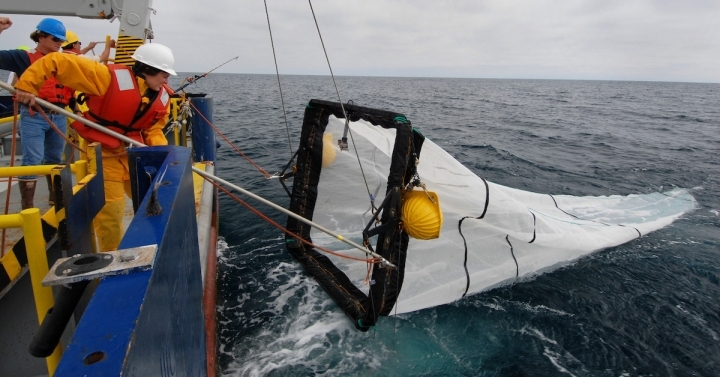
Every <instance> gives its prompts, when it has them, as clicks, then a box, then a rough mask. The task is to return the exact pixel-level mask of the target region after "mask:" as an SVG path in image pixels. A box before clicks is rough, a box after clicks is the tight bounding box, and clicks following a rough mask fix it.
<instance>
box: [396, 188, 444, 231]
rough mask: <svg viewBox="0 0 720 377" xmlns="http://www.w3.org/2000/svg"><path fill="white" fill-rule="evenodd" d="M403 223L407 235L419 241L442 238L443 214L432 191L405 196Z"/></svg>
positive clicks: (412, 192)
mask: <svg viewBox="0 0 720 377" xmlns="http://www.w3.org/2000/svg"><path fill="white" fill-rule="evenodd" d="M402 200H403V205H402V221H403V228H404V229H405V232H407V234H408V235H409V236H410V237H412V238H415V239H418V240H431V239H434V238H438V237H440V229H441V228H442V223H443V214H442V211H441V210H440V200H438V196H437V194H435V193H434V192H432V191H423V190H411V191H407V192H406V193H405V194H404V195H403V198H402Z"/></svg>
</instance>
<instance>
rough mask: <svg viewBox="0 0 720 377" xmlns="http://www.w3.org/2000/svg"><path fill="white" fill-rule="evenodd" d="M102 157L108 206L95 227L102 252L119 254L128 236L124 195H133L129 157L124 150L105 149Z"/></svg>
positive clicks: (104, 208)
mask: <svg viewBox="0 0 720 377" xmlns="http://www.w3.org/2000/svg"><path fill="white" fill-rule="evenodd" d="M102 155H103V159H102V163H103V176H104V177H103V178H104V181H103V184H104V186H105V206H104V207H103V208H102V209H101V210H100V213H98V215H97V216H95V220H94V227H95V235H96V236H97V238H98V244H99V245H100V251H112V250H117V248H118V245H120V241H121V240H122V237H123V233H124V232H125V229H124V227H123V216H124V215H125V195H127V196H128V197H132V191H131V189H130V173H129V171H128V167H127V154H126V153H125V152H124V150H123V147H120V148H119V149H115V150H110V149H106V148H102Z"/></svg>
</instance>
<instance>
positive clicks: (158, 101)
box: [15, 43, 175, 251]
mask: <svg viewBox="0 0 720 377" xmlns="http://www.w3.org/2000/svg"><path fill="white" fill-rule="evenodd" d="M132 58H133V59H135V65H134V66H133V67H132V68H130V67H127V66H124V65H118V64H110V65H104V64H100V63H97V62H94V61H92V60H89V59H85V58H82V57H80V56H77V55H71V54H52V55H48V56H46V57H44V58H42V59H40V60H38V61H37V62H36V63H35V64H34V65H33V66H32V67H30V68H28V69H27V70H26V71H25V74H24V75H23V76H22V77H21V78H20V80H19V81H18V82H17V84H16V85H15V87H16V88H17V89H18V91H17V99H18V101H20V102H23V103H28V104H30V105H32V104H33V103H34V102H35V97H36V95H37V93H38V91H39V88H40V87H41V84H42V81H43V80H45V78H46V77H50V76H53V75H54V77H55V78H56V79H57V80H58V82H60V83H63V84H67V85H70V86H72V87H74V88H76V89H77V90H78V91H81V92H83V93H84V94H85V96H86V98H87V105H88V107H89V109H90V110H89V111H88V112H86V113H85V114H84V117H85V118H87V119H89V120H92V121H94V122H96V123H99V124H101V125H103V126H105V127H107V128H109V129H112V130H113V131H116V132H119V133H122V134H125V135H126V136H128V137H131V138H133V139H135V140H138V141H140V142H142V143H144V144H146V145H151V146H155V145H167V139H166V138H165V134H164V133H163V130H162V129H163V127H164V126H165V124H166V123H167V120H168V117H169V107H170V99H169V94H168V92H167V90H166V89H165V84H167V79H168V77H170V75H175V71H174V70H173V65H174V63H175V59H174V57H173V54H172V51H171V50H170V49H169V48H167V47H165V46H163V45H161V44H158V43H152V44H144V45H142V46H140V47H138V48H137V50H136V51H135V53H134V54H133V55H132ZM72 127H73V128H75V129H76V130H77V132H78V134H80V136H83V137H84V138H85V139H88V141H89V142H93V141H97V142H100V143H102V159H103V160H102V164H103V175H104V178H105V207H103V209H102V211H101V212H100V213H99V214H98V216H97V217H96V219H95V231H96V234H97V236H98V238H99V243H100V248H101V250H102V251H109V250H117V247H118V245H119V244H120V240H121V239H122V233H123V226H122V218H123V214H124V212H125V194H127V195H128V196H130V195H131V191H130V173H129V169H128V158H127V152H126V150H125V148H126V147H127V145H126V144H125V143H124V142H121V141H120V140H117V139H115V138H113V137H110V136H107V135H105V134H103V133H101V132H100V131H97V130H94V129H92V128H89V127H86V126H84V125H82V124H80V122H76V123H74V124H73V126H72Z"/></svg>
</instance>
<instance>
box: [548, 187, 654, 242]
mask: <svg viewBox="0 0 720 377" xmlns="http://www.w3.org/2000/svg"><path fill="white" fill-rule="evenodd" d="M550 197H551V198H552V200H553V203H555V208H557V209H559V210H560V211H562V213H564V214H566V215H568V216H570V217H574V218H576V219H578V220H583V221H592V222H594V223H598V224H602V225H606V226H613V225H617V226H624V227H626V228H633V229H635V231H636V232H637V234H638V238H640V237H642V233H640V230H638V228H636V227H634V226H630V225H625V224H607V223H604V222H602V221H596V220H587V219H583V218H580V217H577V216H575V215H573V214H572V213H568V212H565V210H564V209H562V208H560V207H559V206H558V204H557V201H555V197H554V196H552V195H550Z"/></svg>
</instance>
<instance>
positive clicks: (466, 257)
mask: <svg viewBox="0 0 720 377" xmlns="http://www.w3.org/2000/svg"><path fill="white" fill-rule="evenodd" d="M480 179H482V181H483V183H485V208H483V212H482V214H481V215H480V216H478V217H473V216H465V217H463V218H462V219H460V221H458V232H460V237H462V240H463V245H464V246H465V260H464V261H463V267H464V268H465V278H466V279H467V281H466V283H465V292H463V295H462V297H465V295H467V293H468V290H469V289H470V272H468V268H467V260H468V248H467V241H466V240H465V236H464V235H463V232H462V223H463V221H465V219H477V220H480V219H482V218H483V217H485V214H486V213H487V209H488V203H490V188H489V187H488V183H487V181H486V180H485V178H480Z"/></svg>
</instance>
